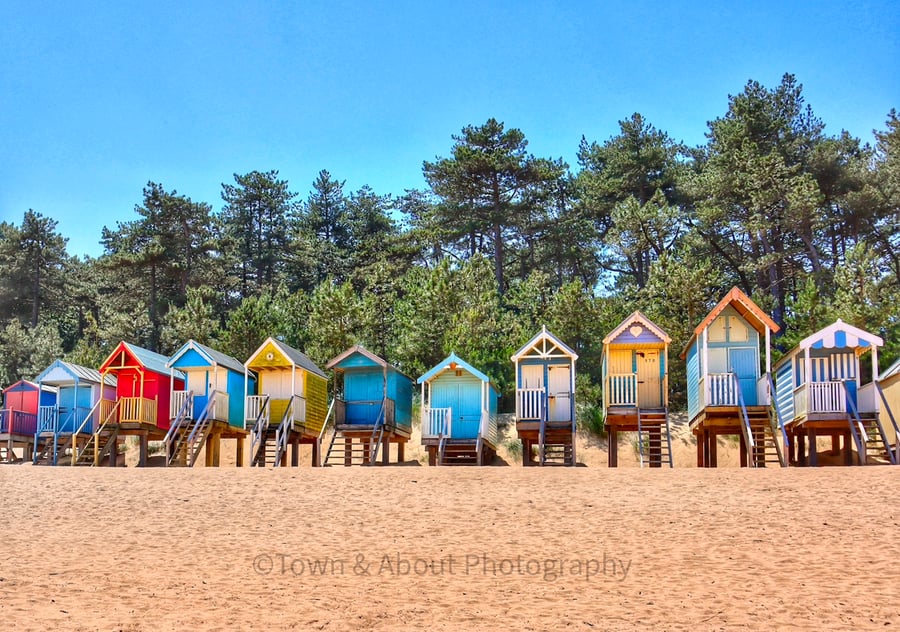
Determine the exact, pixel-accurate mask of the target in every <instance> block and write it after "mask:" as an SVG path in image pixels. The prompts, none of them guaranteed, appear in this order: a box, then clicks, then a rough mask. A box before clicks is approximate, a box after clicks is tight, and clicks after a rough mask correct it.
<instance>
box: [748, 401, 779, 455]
mask: <svg viewBox="0 0 900 632" xmlns="http://www.w3.org/2000/svg"><path fill="white" fill-rule="evenodd" d="M747 418H748V420H749V424H750V436H751V437H753V448H752V449H751V450H749V453H750V462H751V467H768V466H769V465H770V464H777V465H778V466H779V467H786V466H787V463H786V461H785V457H784V451H783V448H782V445H781V443H779V441H778V435H776V434H775V429H776V427H775V426H774V424H773V423H772V421H773V420H772V417H771V414H770V412H769V411H768V410H760V409H752V410H748V411H747ZM779 434H780V431H779Z"/></svg>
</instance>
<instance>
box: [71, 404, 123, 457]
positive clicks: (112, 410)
mask: <svg viewBox="0 0 900 632" xmlns="http://www.w3.org/2000/svg"><path fill="white" fill-rule="evenodd" d="M104 401H108V400H104V399H103V398H102V397H101V398H100V399H98V400H97V403H96V404H94V408H96V407H98V406H100V405H101V404H102V403H103V402H104ZM119 403H120V401H119V400H116V403H115V405H113V407H112V408H110V409H109V413H107V415H106V418H105V419H103V420H102V421H101V422H100V426H99V427H98V428H97V431H96V432H92V433H91V436H90V438H89V439H88V440H87V443H85V444H84V447H83V448H82V449H81V452H79V451H78V444H77V443H76V442H75V437H76V436H77V435H78V433H79V432H81V429H82V428H84V425H85V424H86V423H87V420H88V419H90V418H91V415H92V414H93V412H94V408H92V409H91V412H90V413H88V416H87V417H85V418H84V421H82V422H81V426H79V427H78V430H76V431H75V433H74V434H73V435H72V465H75V463H76V462H77V461H78V459H80V458H81V457H82V456H83V455H84V454H85V453H86V452H87V450H88V447H90V445H91V444H92V443H93V444H95V448H96V443H97V438H98V437H99V435H100V433H101V432H103V430H104V429H105V428H106V425H107V424H108V423H109V420H110V419H112V418H113V417H115V416H116V412H117V411H118V410H119ZM94 452H95V454H94V464H96V462H97V459H98V457H97V454H96V449H95V450H94Z"/></svg>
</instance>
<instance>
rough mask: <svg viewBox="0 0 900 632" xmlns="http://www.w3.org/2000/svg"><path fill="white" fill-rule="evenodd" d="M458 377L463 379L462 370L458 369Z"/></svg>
mask: <svg viewBox="0 0 900 632" xmlns="http://www.w3.org/2000/svg"><path fill="white" fill-rule="evenodd" d="M456 377H462V369H456Z"/></svg>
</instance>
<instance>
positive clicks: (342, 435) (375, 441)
mask: <svg viewBox="0 0 900 632" xmlns="http://www.w3.org/2000/svg"><path fill="white" fill-rule="evenodd" d="M333 404H334V402H332V405H333ZM330 411H331V409H329V416H330ZM326 423H327V418H326ZM384 428H385V424H384V402H382V404H381V410H380V411H379V412H378V416H377V417H376V418H375V425H374V426H372V434H371V436H370V437H369V438H368V440H365V439H362V440H360V441H354V440H353V438H354V437H353V436H348V435H347V434H346V433H352V432H354V431H353V430H349V429H346V428H338V427H337V426H335V428H334V434H332V435H331V441H330V442H329V443H328V450H327V451H326V452H325V460H324V461H323V463H322V464H323V465H324V466H325V467H330V466H332V465H345V466H350V465H374V464H375V463H376V462H377V461H378V452H379V450H380V449H381V441H382V439H383V438H384ZM358 432H359V431H358V430H357V431H355V433H356V434H357V435H358ZM347 439H350V444H349V450H348V445H347ZM335 446H337V450H336V451H335Z"/></svg>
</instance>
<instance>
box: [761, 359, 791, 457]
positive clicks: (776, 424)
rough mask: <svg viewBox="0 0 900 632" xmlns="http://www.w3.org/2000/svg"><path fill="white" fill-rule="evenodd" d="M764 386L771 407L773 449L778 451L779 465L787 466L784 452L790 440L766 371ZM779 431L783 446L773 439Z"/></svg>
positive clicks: (770, 420) (769, 376) (770, 377)
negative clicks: (767, 391) (767, 392)
mask: <svg viewBox="0 0 900 632" xmlns="http://www.w3.org/2000/svg"><path fill="white" fill-rule="evenodd" d="M766 388H768V389H769V407H770V408H771V409H772V414H771V415H769V427H770V428H771V429H772V438H773V440H774V441H775V450H776V452H778V463H779V464H780V465H781V467H787V466H788V462H787V455H786V454H785V453H786V452H787V449H788V445H789V444H790V441H789V439H788V433H787V428H785V427H784V419H783V418H782V417H781V412H780V411H779V410H778V402H777V401H776V392H775V381H774V380H773V379H772V374H771V373H766ZM777 430H780V431H781V444H782V445H783V446H784V448H781V447H779V445H778V439H775V434H776V431H777Z"/></svg>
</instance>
